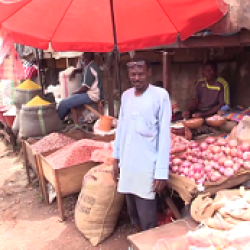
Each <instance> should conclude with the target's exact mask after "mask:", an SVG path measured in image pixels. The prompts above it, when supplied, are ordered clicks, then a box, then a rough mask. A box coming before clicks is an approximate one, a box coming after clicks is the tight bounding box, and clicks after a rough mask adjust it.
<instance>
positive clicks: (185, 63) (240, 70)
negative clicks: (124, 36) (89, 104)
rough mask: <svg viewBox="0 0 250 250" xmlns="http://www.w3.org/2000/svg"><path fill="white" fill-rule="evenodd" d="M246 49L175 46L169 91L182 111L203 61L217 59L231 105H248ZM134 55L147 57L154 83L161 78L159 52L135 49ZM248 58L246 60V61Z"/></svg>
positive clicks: (123, 68) (124, 80) (126, 85)
mask: <svg viewBox="0 0 250 250" xmlns="http://www.w3.org/2000/svg"><path fill="white" fill-rule="evenodd" d="M249 53H250V52H247V49H246V48H245V49H244V48H240V47H233V48H225V49H223V48H217V49H178V50H175V52H174V55H173V56H172V66H171V68H172V74H171V76H172V77H171V79H172V92H171V95H172V97H173V98H175V99H176V100H177V101H178V102H179V104H180V107H181V109H182V110H185V109H186V107H187V105H188V103H189V101H190V99H191V98H192V97H193V96H194V89H195V85H194V83H195V82H196V81H197V80H198V79H200V78H201V68H202V67H201V66H202V63H204V62H205V61H206V60H208V59H209V60H213V61H217V62H218V68H219V73H220V75H221V76H222V77H224V78H225V79H226V80H227V81H228V83H229V85H230V89H231V99H232V104H233V105H237V104H238V105H243V106H250V95H249V94H250V60H249V59H250V54H249ZM136 56H138V57H140V58H141V57H142V58H145V59H147V60H149V61H150V62H151V64H152V77H151V79H150V81H151V82H152V83H154V82H155V81H158V80H163V68H162V53H160V52H156V51H147V52H138V53H137V54H136ZM128 60H129V55H128V54H124V55H123V56H122V57H121V67H120V69H121V80H122V89H123V90H126V89H127V88H129V87H130V83H129V79H128V74H127V67H126V62H127V61H128ZM248 61H249V62H248Z"/></svg>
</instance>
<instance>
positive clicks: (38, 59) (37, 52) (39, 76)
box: [35, 49, 44, 93]
mask: <svg viewBox="0 0 250 250" xmlns="http://www.w3.org/2000/svg"><path fill="white" fill-rule="evenodd" d="M35 51H36V60H37V67H38V78H39V82H40V85H41V87H42V92H43V93H44V84H43V78H42V70H41V61H40V57H39V51H38V49H35Z"/></svg>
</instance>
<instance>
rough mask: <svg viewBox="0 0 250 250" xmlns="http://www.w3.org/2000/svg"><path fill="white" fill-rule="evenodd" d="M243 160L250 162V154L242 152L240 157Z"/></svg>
mask: <svg viewBox="0 0 250 250" xmlns="http://www.w3.org/2000/svg"><path fill="white" fill-rule="evenodd" d="M242 158H243V160H245V161H247V160H250V152H244V153H243V156H242Z"/></svg>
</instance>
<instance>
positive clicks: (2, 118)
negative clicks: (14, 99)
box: [0, 106, 10, 122]
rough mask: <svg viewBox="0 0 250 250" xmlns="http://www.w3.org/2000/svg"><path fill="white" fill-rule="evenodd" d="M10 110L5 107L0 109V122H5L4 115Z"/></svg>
mask: <svg viewBox="0 0 250 250" xmlns="http://www.w3.org/2000/svg"><path fill="white" fill-rule="evenodd" d="M9 109H10V108H9V107H8V106H3V107H1V108H0V121H1V122H5V120H4V116H3V114H4V113H5V112H7V111H8V110H9Z"/></svg>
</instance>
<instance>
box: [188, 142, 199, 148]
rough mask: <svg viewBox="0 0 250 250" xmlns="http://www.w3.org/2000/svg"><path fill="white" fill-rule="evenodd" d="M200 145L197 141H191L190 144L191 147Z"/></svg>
mask: <svg viewBox="0 0 250 250" xmlns="http://www.w3.org/2000/svg"><path fill="white" fill-rule="evenodd" d="M198 146H199V144H198V143H197V142H191V143H190V144H189V147H190V148H197V147H198Z"/></svg>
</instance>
